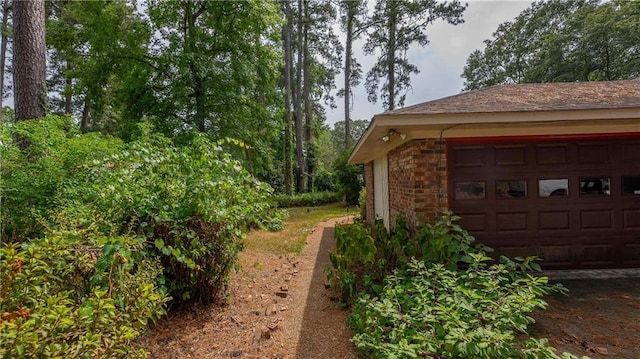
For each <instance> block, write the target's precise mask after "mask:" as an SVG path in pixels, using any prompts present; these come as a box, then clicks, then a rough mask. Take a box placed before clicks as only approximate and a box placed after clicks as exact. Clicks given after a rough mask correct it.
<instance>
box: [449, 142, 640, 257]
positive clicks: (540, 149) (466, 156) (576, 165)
mask: <svg viewBox="0 0 640 359" xmlns="http://www.w3.org/2000/svg"><path fill="white" fill-rule="evenodd" d="M447 148H448V150H447V152H448V154H447V162H448V178H449V201H450V202H449V203H450V208H451V209H452V210H453V212H454V213H456V214H457V215H459V216H460V217H461V221H460V223H461V225H462V226H463V227H464V228H465V229H467V230H468V231H469V232H470V233H471V234H472V235H474V236H475V237H476V239H477V240H478V241H480V242H482V243H485V244H487V245H489V246H491V247H494V248H495V249H496V253H495V254H496V255H500V254H505V255H508V256H517V255H537V256H539V257H541V258H543V260H544V261H543V267H544V268H547V269H551V268H612V267H619V268H622V267H638V266H640V137H629V136H627V137H620V138H617V139H591V140H586V139H582V140H570V141H558V140H554V141H542V140H538V141H536V142H530V141H515V140H511V141H504V140H502V141H500V140H495V139H494V140H486V141H484V142H482V141H480V142H479V141H477V140H476V141H474V142H469V141H464V140H462V141H461V140H457V141H448V142H447Z"/></svg>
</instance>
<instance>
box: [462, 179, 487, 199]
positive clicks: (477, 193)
mask: <svg viewBox="0 0 640 359" xmlns="http://www.w3.org/2000/svg"><path fill="white" fill-rule="evenodd" d="M484 188H485V185H484V181H474V182H456V183H455V196H456V199H484Z"/></svg>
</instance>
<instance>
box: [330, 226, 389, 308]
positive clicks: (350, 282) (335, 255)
mask: <svg viewBox="0 0 640 359" xmlns="http://www.w3.org/2000/svg"><path fill="white" fill-rule="evenodd" d="M335 239H336V248H334V249H332V250H331V251H330V252H329V259H330V261H331V267H330V268H326V269H325V271H326V273H327V279H328V280H329V283H330V284H331V286H332V287H333V288H336V289H338V291H339V292H340V293H341V294H342V302H343V303H350V302H351V300H352V299H353V298H355V297H356V296H357V295H358V294H359V293H360V291H362V290H364V289H365V288H364V287H365V285H364V283H363V278H364V277H365V276H367V275H371V273H374V272H375V268H373V267H374V265H375V263H376V262H375V260H376V254H377V249H376V246H375V244H374V240H373V237H372V236H371V234H370V233H369V230H368V228H367V227H366V226H364V225H363V224H362V223H360V222H356V224H354V225H340V224H336V227H335Z"/></svg>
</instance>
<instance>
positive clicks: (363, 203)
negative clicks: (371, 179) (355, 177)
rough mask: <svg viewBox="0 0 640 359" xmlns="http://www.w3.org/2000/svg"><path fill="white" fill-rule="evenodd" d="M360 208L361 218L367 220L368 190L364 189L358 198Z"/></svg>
mask: <svg viewBox="0 0 640 359" xmlns="http://www.w3.org/2000/svg"><path fill="white" fill-rule="evenodd" d="M358 207H360V218H362V220H366V219H367V188H366V187H362V189H361V190H360V195H359V196H358Z"/></svg>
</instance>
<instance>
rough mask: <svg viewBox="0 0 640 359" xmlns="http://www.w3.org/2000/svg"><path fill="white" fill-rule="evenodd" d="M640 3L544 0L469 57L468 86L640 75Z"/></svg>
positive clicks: (502, 29) (507, 24) (464, 76)
mask: <svg viewBox="0 0 640 359" xmlns="http://www.w3.org/2000/svg"><path fill="white" fill-rule="evenodd" d="M639 16H640V3H638V2H634V1H624V0H615V1H611V2H601V1H598V0H552V1H539V2H536V3H533V4H532V6H531V7H530V8H528V9H526V10H524V11H523V12H522V13H520V15H519V16H518V17H516V18H515V19H514V20H513V21H507V22H504V23H502V24H500V26H498V29H497V30H496V31H495V32H494V33H493V36H492V38H491V39H488V40H485V42H484V43H485V48H484V50H482V51H481V50H476V51H474V52H473V53H471V54H470V55H469V57H468V59H467V63H466V66H465V67H464V72H463V74H462V77H463V78H464V79H465V83H464V90H473V89H478V88H482V87H487V86H492V85H496V84H502V83H532V82H570V81H598V80H619V79H629V78H635V77H637V76H639V75H640V25H639V24H640V23H639V22H638V18H639Z"/></svg>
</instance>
